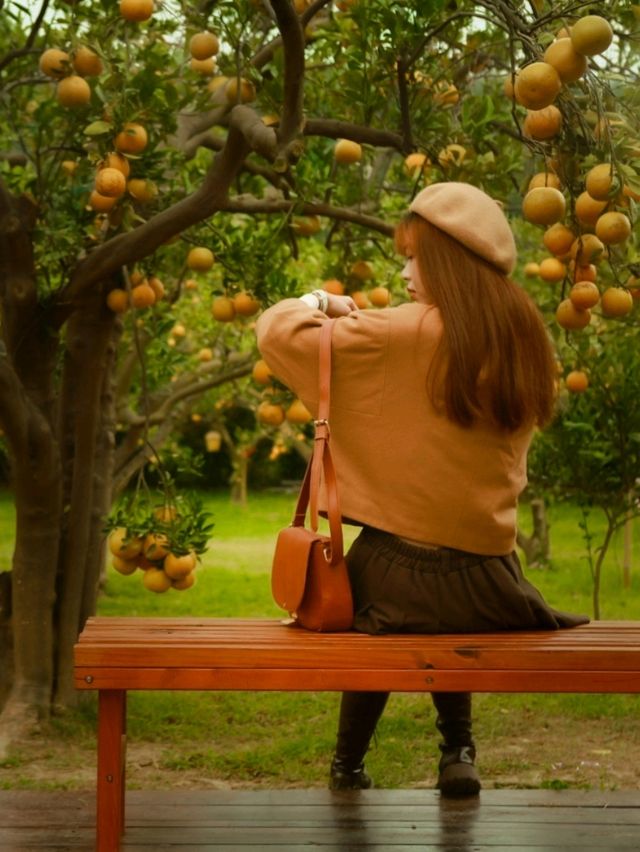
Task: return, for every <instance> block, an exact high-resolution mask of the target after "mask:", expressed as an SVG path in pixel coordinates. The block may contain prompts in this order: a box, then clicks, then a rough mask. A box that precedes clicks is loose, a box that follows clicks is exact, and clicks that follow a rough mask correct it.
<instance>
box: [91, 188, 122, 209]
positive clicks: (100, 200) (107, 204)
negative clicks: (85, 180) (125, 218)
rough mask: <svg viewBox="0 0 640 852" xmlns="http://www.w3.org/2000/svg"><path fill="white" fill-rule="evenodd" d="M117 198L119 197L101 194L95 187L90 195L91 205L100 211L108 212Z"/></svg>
mask: <svg viewBox="0 0 640 852" xmlns="http://www.w3.org/2000/svg"><path fill="white" fill-rule="evenodd" d="M117 200H118V199H117V198H111V197H109V196H107V195H100V193H99V192H97V191H96V190H95V189H94V190H92V191H91V194H90V195H89V207H91V209H92V210H95V211H96V212H98V213H108V211H109V210H111V208H112V207H113V205H114V204H115V203H116V201H117Z"/></svg>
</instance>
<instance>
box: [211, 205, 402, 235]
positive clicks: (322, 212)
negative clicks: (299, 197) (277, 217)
mask: <svg viewBox="0 0 640 852" xmlns="http://www.w3.org/2000/svg"><path fill="white" fill-rule="evenodd" d="M220 209H221V210H226V211H227V212H228V213H249V214H256V213H291V212H293V211H294V210H295V212H296V213H302V214H304V215H305V216H328V217H329V218H331V219H338V220H340V221H342V222H352V223H353V224H354V225H362V227H364V228H370V229H371V230H373V231H378V232H379V233H380V234H384V236H385V237H390V236H392V235H393V230H394V229H393V226H392V225H389V224H388V223H387V222H384V221H383V220H382V219H378V218H376V217H375V216H369V215H367V214H366V213H361V212H359V211H357V210H352V209H350V208H348V207H333V206H332V205H331V204H323V203H320V202H300V201H287V200H285V199H283V200H268V199H262V198H255V197H254V196H252V195H238V196H236V197H235V198H230V199H228V200H227V201H226V202H225V203H224V205H223V206H222V207H221V208H220Z"/></svg>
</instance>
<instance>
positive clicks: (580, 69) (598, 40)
mask: <svg viewBox="0 0 640 852" xmlns="http://www.w3.org/2000/svg"><path fill="white" fill-rule="evenodd" d="M612 38H613V31H612V29H611V26H610V25H609V23H608V21H606V20H605V19H604V18H602V17H600V16H599V15H586V16H585V17H583V18H580V19H579V20H578V21H576V23H574V24H573V25H572V26H571V27H570V28H569V29H568V30H566V29H565V30H562V31H561V32H560V33H558V36H557V38H556V39H555V40H554V41H553V42H552V43H551V44H550V45H549V47H548V48H547V50H546V51H545V53H544V57H543V61H539V62H533V63H531V64H530V65H527V66H525V67H524V68H522V69H520V70H518V71H517V73H516V74H515V75H512V77H510V78H509V80H507V83H506V89H507V92H508V94H509V95H510V96H511V97H512V98H513V99H514V100H515V101H516V102H517V103H519V104H520V105H522V106H524V107H525V108H527V116H526V118H525V120H524V123H523V132H524V134H525V136H528V137H530V138H532V139H535V140H538V141H541V142H546V141H548V140H551V139H553V138H554V137H555V136H557V134H558V133H559V132H560V130H561V129H562V120H563V116H562V113H561V111H560V109H559V108H558V107H557V106H556V105H555V104H554V101H555V99H556V97H557V96H558V95H559V94H560V92H561V91H562V88H563V86H566V85H568V84H570V83H574V82H576V81H577V80H579V79H580V78H581V77H582V76H583V75H584V74H585V73H586V71H587V69H588V57H590V56H594V55H596V54H599V53H602V52H603V51H604V50H606V49H607V47H608V46H609V44H610V43H611V41H612ZM561 165H562V164H561V162H558V161H556V160H554V159H553V158H549V159H548V165H547V171H545V172H541V173H539V174H537V175H534V177H533V178H532V179H531V181H530V183H529V185H528V188H527V192H526V193H525V196H524V199H523V203H522V213H523V216H524V218H525V219H526V220H527V221H529V222H531V223H533V224H536V225H543V226H545V228H546V230H545V233H544V237H543V243H544V246H545V248H546V249H547V250H548V251H549V253H550V256H549V257H546V258H544V259H543V260H542V261H540V263H537V264H527V267H525V272H526V273H527V274H528V275H539V276H540V277H541V278H542V279H543V280H545V281H550V282H557V281H563V280H564V279H565V278H566V276H567V275H569V280H570V282H571V285H572V286H571V290H570V292H569V294H568V298H566V299H564V300H563V301H561V303H560V304H559V306H558V308H557V311H556V319H557V322H558V323H559V325H560V326H561V327H562V328H565V329H570V330H578V329H582V328H585V327H586V326H587V325H589V323H590V321H591V308H593V307H594V306H595V305H597V304H598V303H600V307H601V310H602V313H603V314H604V315H605V316H609V317H618V316H624V315H625V314H627V313H629V311H630V310H631V308H632V305H633V299H632V296H631V294H630V293H629V292H628V291H627V290H626V289H625V288H623V287H609V288H607V289H606V290H605V291H604V292H603V293H602V295H601V294H600V290H599V288H598V286H597V285H596V283H595V281H596V277H597V266H596V265H597V264H598V263H599V262H600V261H601V260H603V259H605V258H607V257H610V256H611V251H612V248H611V247H613V246H620V245H622V244H623V243H624V242H625V241H626V240H627V239H628V237H629V236H630V235H631V222H630V220H629V216H628V215H627V213H626V212H625V211H626V210H627V209H628V207H629V196H633V195H634V193H633V192H632V191H631V189H630V188H629V187H625V186H624V182H623V180H622V175H621V173H620V172H619V169H617V168H616V166H615V164H614V163H613V162H601V163H598V164H596V165H595V166H593V167H592V168H590V169H589V171H588V172H587V173H586V174H585V175H583V181H584V186H583V191H582V192H580V193H579V194H578V195H577V196H576V197H575V198H572V205H571V224H570V225H568V224H565V221H564V220H565V218H566V214H567V200H566V197H565V194H564V191H563V190H564V187H563V185H562V181H561V178H560V177H559V173H561V171H562V170H561V168H558V166H561Z"/></svg>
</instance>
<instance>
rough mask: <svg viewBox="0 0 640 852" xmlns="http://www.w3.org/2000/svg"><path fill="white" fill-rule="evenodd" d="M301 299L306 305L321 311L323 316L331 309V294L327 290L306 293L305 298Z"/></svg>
mask: <svg viewBox="0 0 640 852" xmlns="http://www.w3.org/2000/svg"><path fill="white" fill-rule="evenodd" d="M300 299H301V301H303V302H304V303H305V305H309V307H310V308H314V309H316V310H320V311H322V313H323V314H326V312H327V308H328V307H329V294H328V293H327V292H326V290H313V291H312V292H311V293H305V294H304V296H300Z"/></svg>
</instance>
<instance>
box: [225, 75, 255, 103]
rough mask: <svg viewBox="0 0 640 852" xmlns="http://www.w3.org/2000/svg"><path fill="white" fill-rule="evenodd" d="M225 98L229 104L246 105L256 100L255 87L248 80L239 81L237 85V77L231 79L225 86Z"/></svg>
mask: <svg viewBox="0 0 640 852" xmlns="http://www.w3.org/2000/svg"><path fill="white" fill-rule="evenodd" d="M224 93H225V97H226V99H227V102H228V103H230V104H235V103H238V102H240V103H242V104H247V103H249V102H250V101H255V99H256V87H255V86H254V85H253V83H252V82H251V81H249V80H245V79H244V78H241V79H240V82H239V83H238V78H237V77H232V78H231V79H230V80H229V81H228V82H227V84H226V86H225V90H224Z"/></svg>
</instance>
